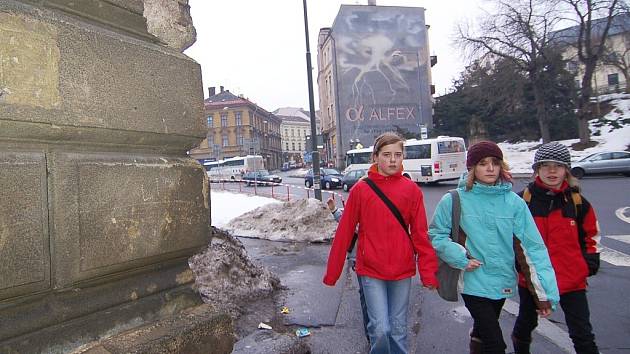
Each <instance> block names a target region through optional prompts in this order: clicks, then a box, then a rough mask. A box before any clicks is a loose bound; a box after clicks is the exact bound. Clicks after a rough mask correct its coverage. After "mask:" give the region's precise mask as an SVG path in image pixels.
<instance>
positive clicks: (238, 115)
mask: <svg viewBox="0 0 630 354" xmlns="http://www.w3.org/2000/svg"><path fill="white" fill-rule="evenodd" d="M235 114H236V126H237V127H240V126H241V125H243V113H242V112H236V113H235Z"/></svg>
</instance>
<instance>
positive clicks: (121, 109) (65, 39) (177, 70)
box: [0, 0, 206, 154]
mask: <svg viewBox="0 0 630 354" xmlns="http://www.w3.org/2000/svg"><path fill="white" fill-rule="evenodd" d="M0 53H2V54H0V65H1V66H2V68H3V69H2V72H3V73H7V74H6V75H3V76H2V81H0V123H2V124H3V125H4V128H5V129H0V139H2V138H5V139H37V140H48V139H51V138H52V139H54V140H56V141H72V142H75V141H84V139H85V137H84V136H83V135H85V134H89V136H90V140H89V143H91V144H99V143H100V144H128V145H131V146H134V145H135V146H156V147H160V148H161V149H163V148H164V146H165V145H166V146H169V145H170V147H171V149H172V150H171V151H178V152H179V153H180V154H183V153H184V152H185V151H186V150H188V149H190V148H191V147H193V146H194V145H196V144H197V143H198V142H199V140H200V139H202V138H203V137H204V136H205V133H206V125H205V122H204V120H203V89H202V87H201V69H200V67H199V64H197V63H196V62H195V61H193V60H192V59H190V58H189V57H187V56H186V55H183V54H181V53H179V51H177V50H174V49H170V48H167V47H164V46H160V45H157V44H153V43H148V42H143V41H139V40H137V39H134V38H132V37H129V36H127V35H123V34H120V33H117V32H113V31H108V30H107V29H105V28H100V27H95V26H90V25H89V24H87V23H85V22H82V21H79V20H77V19H76V18H74V17H72V16H67V15H65V14H64V13H60V12H54V11H51V10H47V9H35V8H33V7H31V6H28V5H25V4H23V3H20V2H17V1H12V0H7V1H3V2H1V3H0ZM16 123H21V125H20V124H16ZM33 123H34V124H40V125H43V126H44V127H45V128H36V129H33V127H32V124H33ZM29 124H31V125H29ZM51 131H53V132H54V131H57V132H58V134H55V133H53V132H51Z"/></svg>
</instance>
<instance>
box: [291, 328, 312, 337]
mask: <svg viewBox="0 0 630 354" xmlns="http://www.w3.org/2000/svg"><path fill="white" fill-rule="evenodd" d="M295 335H296V336H298V338H302V337H306V336H310V335H311V332H309V330H308V328H304V327H300V328H298V329H296V330H295Z"/></svg>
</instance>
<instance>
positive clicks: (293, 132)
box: [291, 128, 295, 150]
mask: <svg viewBox="0 0 630 354" xmlns="http://www.w3.org/2000/svg"><path fill="white" fill-rule="evenodd" d="M291 136H295V130H293V128H291ZM293 150H295V149H293Z"/></svg>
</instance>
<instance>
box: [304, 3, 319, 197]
mask: <svg viewBox="0 0 630 354" xmlns="http://www.w3.org/2000/svg"><path fill="white" fill-rule="evenodd" d="M302 3H303V6H304V36H305V37H306V74H307V78H308V103H309V109H310V118H311V137H313V138H312V139H311V148H312V152H311V157H312V159H313V189H314V190H315V198H316V199H317V200H319V201H321V200H322V186H321V183H320V173H319V151H317V127H316V126H315V100H314V99H313V96H314V95H313V73H312V70H313V68H312V65H311V48H310V45H309V41H308V15H307V11H306V0H302Z"/></svg>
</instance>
